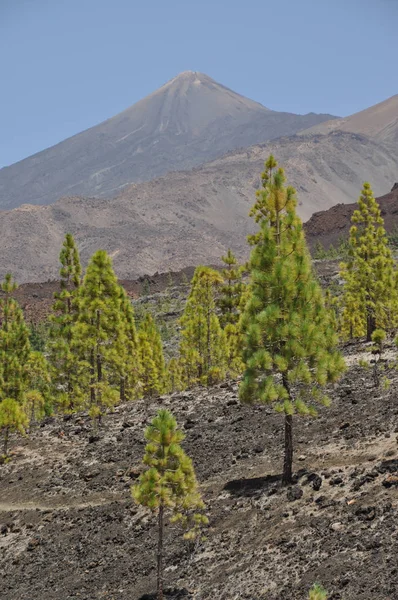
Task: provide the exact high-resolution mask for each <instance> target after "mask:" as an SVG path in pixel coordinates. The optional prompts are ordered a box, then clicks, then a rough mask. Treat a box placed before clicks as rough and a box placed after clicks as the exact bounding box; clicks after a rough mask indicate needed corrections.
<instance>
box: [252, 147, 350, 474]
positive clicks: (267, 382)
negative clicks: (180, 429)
mask: <svg viewBox="0 0 398 600" xmlns="http://www.w3.org/2000/svg"><path fill="white" fill-rule="evenodd" d="M265 167H266V169H265V172H264V173H263V174H262V180H263V189H262V190H260V191H259V193H258V194H257V201H256V204H255V205H254V207H253V209H252V212H251V214H252V216H254V217H255V220H256V222H257V223H259V225H260V230H259V232H257V233H256V234H255V235H253V236H250V243H251V244H252V246H253V250H252V252H251V256H250V263H249V270H250V276H251V284H250V293H251V295H250V298H249V300H248V302H247V304H246V307H245V311H244V313H243V315H242V328H243V332H244V334H245V350H244V362H245V367H246V370H245V373H244V379H243V381H242V383H241V386H240V396H241V399H242V400H243V401H244V402H260V403H266V404H272V405H273V406H274V408H275V409H276V410H277V411H278V412H281V413H283V414H284V417H285V458H284V466H283V478H282V483H283V484H284V485H286V484H290V483H291V482H292V463H293V415H294V414H295V413H297V414H300V415H315V414H316V409H315V406H314V405H313V404H312V402H318V403H321V404H324V405H327V404H328V402H329V401H328V399H327V397H326V396H325V395H324V394H323V393H322V388H323V386H324V385H325V384H326V383H328V382H330V381H335V380H336V379H337V378H338V377H339V376H340V374H341V373H342V371H343V369H344V361H343V358H342V356H341V355H340V353H339V352H338V351H337V350H336V346H337V336H336V334H335V332H334V330H333V327H332V325H331V318H330V314H329V313H328V311H327V310H326V308H325V305H324V300H323V296H322V291H321V288H320V286H319V284H318V282H317V280H316V278H315V277H314V275H313V272H312V267H311V259H310V256H309V252H308V250H307V247H306V243H305V239H304V233H303V228H302V223H301V221H300V219H299V217H298V216H297V214H296V210H295V208H296V199H295V190H294V189H293V188H291V187H285V175H284V172H283V169H277V163H276V161H275V159H274V158H273V156H270V158H269V159H268V161H267V162H266V164H265Z"/></svg>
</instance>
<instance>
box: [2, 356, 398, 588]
mask: <svg viewBox="0 0 398 600" xmlns="http://www.w3.org/2000/svg"><path fill="white" fill-rule="evenodd" d="M344 351H345V353H346V355H347V360H348V363H349V365H350V367H349V370H348V371H347V373H346V375H345V376H344V377H343V379H342V380H341V382H340V383H339V384H337V385H335V386H334V387H333V388H332V390H331V395H332V400H333V403H332V407H331V408H329V409H323V410H322V411H321V412H320V415H319V417H318V418H317V419H307V418H297V419H296V425H295V439H296V455H295V471H296V485H294V486H293V487H291V488H288V489H281V488H280V485H279V483H280V473H281V466H282V465H281V459H282V441H283V436H282V418H281V416H280V415H276V414H274V413H272V412H271V411H270V410H269V409H268V408H264V407H255V406H253V407H251V406H242V405H241V404H240V402H239V401H238V396H237V384H236V383H235V382H230V383H225V384H221V385H219V386H218V387H215V388H211V389H203V388H198V389H195V390H192V391H189V392H184V393H176V394H173V395H171V396H164V397H160V398H156V399H154V400H153V401H151V402H144V401H139V402H135V403H130V404H125V405H122V406H119V407H117V408H116V409H115V410H114V411H113V412H112V413H111V414H109V415H108V416H107V417H106V419H105V423H104V426H103V428H101V430H100V431H99V432H98V433H96V432H93V431H92V428H91V424H90V421H89V418H88V417H87V415H86V414H79V415H76V416H74V417H71V418H69V417H67V418H64V419H62V418H61V419H59V418H48V419H47V420H46V421H45V422H44V423H43V424H42V426H40V427H36V428H35V429H34V430H33V431H32V432H31V434H30V436H29V438H26V439H15V438H14V439H13V440H12V442H13V448H14V450H13V456H12V461H11V462H9V463H8V464H5V465H2V466H0V572H1V573H2V584H1V589H0V597H1V598H4V599H7V600H44V598H45V600H66V599H68V600H71V599H76V600H77V599H79V600H95V599H107V600H125V599H126V600H127V599H128V600H131V599H134V600H138V599H140V598H141V599H144V598H146V599H147V600H148V599H149V598H153V596H152V595H151V594H152V593H153V592H154V588H155V552H156V529H155V524H154V519H152V518H151V517H150V515H148V513H147V512H146V511H145V510H144V509H142V508H138V507H137V506H135V505H134V503H133V501H132V499H131V496H130V486H131V485H132V484H133V483H134V481H135V480H136V478H137V476H138V475H139V473H140V470H141V469H142V466H141V457H142V454H143V449H144V438H143V429H144V427H145V425H146V424H147V423H148V421H149V419H150V418H151V417H152V415H153V414H154V413H155V412H156V410H157V409H158V408H159V407H168V408H169V409H170V410H172V411H173V412H174V413H175V415H176V417H177V419H178V422H179V424H180V425H181V427H182V428H183V429H184V430H185V433H186V440H185V442H184V448H185V449H186V451H187V452H188V453H189V454H190V455H191V456H192V458H193V460H194V464H195V468H196V471H197V475H198V479H199V482H200V485H201V490H202V494H203V496H204V499H205V501H206V504H207V511H208V515H209V519H210V525H209V528H208V531H207V534H206V535H207V539H206V540H205V541H204V542H201V543H200V544H198V545H194V546H189V545H186V543H185V542H183V541H181V539H180V536H179V535H178V532H176V531H175V529H173V528H172V527H167V532H166V554H167V560H166V562H167V571H166V579H167V586H168V588H169V593H168V594H167V596H166V597H167V598H174V599H177V598H181V599H182V598H187V599H188V598H191V599H192V600H216V599H217V600H286V599H287V598H289V599H291V600H305V599H306V598H307V594H308V589H309V587H310V586H311V585H312V583H313V582H314V581H318V582H320V583H322V584H323V585H324V586H325V587H326V588H327V589H328V590H329V592H330V595H329V598H330V600H392V599H394V598H396V597H397V596H398V570H397V563H396V556H397V552H398V542H397V537H396V531H397V527H398V513H397V507H398V458H397V450H398V448H397V433H398V427H397V426H398V423H397V418H398V404H397V394H396V389H397V384H398V371H397V370H396V369H395V368H393V367H392V363H391V365H390V367H389V368H388V369H387V372H386V374H387V375H388V377H389V379H390V380H391V386H390V387H389V389H380V390H379V389H374V388H373V384H372V378H371V375H370V373H369V371H367V370H364V369H363V368H361V367H359V366H358V365H357V362H358V359H359V357H360V356H361V355H363V353H364V351H365V348H364V346H361V345H357V346H355V345H348V346H347V347H346V348H345V350H344ZM390 357H391V358H392V357H393V352H392V351H390ZM390 360H391V359H390Z"/></svg>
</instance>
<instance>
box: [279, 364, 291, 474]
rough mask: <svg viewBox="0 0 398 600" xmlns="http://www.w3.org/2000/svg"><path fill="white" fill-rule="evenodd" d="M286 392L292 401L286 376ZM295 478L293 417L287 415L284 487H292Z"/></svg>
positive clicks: (283, 377) (284, 380)
mask: <svg viewBox="0 0 398 600" xmlns="http://www.w3.org/2000/svg"><path fill="white" fill-rule="evenodd" d="M282 382H283V386H284V388H285V390H286V391H287V393H288V395H289V400H290V401H292V395H291V392H290V386H289V382H288V380H287V377H286V375H285V374H283V375H282ZM292 476H293V415H287V414H285V457H284V461H283V475H282V485H290V484H291V483H292Z"/></svg>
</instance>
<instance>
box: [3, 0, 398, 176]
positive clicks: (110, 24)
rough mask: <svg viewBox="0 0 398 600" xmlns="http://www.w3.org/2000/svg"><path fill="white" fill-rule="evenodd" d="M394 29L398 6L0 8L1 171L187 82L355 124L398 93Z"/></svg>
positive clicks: (13, 0) (75, 0)
mask: <svg viewBox="0 0 398 600" xmlns="http://www.w3.org/2000/svg"><path fill="white" fill-rule="evenodd" d="M397 23H398V0H272V1H270V0H200V1H199V2H193V1H191V0H143V1H138V0H0V57H1V58H0V71H1V91H0V108H1V110H0V166H4V165H7V164H11V163H12V162H15V161H17V160H19V159H22V158H24V157H25V156H28V155H30V154H33V153H34V152H37V151H39V150H41V149H44V148H46V147H48V146H50V145H52V144H55V143H57V142H59V141H61V140H63V139H65V138H66V137H68V136H70V135H73V134H74V133H77V132H79V131H81V130H83V129H86V128H88V127H90V126H92V125H95V124H97V123H99V122H100V121H103V120H104V119H106V118H108V117H111V116H113V115H114V114H116V113H118V112H120V111H121V110H123V109H124V108H127V107H128V106H130V105H131V104H133V103H134V102H136V101H137V100H139V99H140V98H142V97H144V96H146V95H147V94H148V93H150V92H152V91H153V90H155V89H156V88H158V87H159V86H160V85H162V84H163V83H165V82H166V81H167V80H168V79H171V78H172V77H174V76H175V75H176V74H178V73H179V72H181V71H185V70H194V71H202V72H204V73H207V74H208V75H210V76H211V77H213V78H214V79H216V80H218V81H219V82H220V83H223V84H224V85H227V86H228V87H230V88H232V89H233V90H235V91H237V92H239V93H241V94H243V95H245V96H248V97H250V98H253V99H254V100H257V101H259V102H261V103H262V104H264V105H265V106H267V107H269V108H272V109H275V110H284V111H291V112H298V113H306V112H310V111H314V112H330V113H333V114H338V115H347V114H351V113H353V112H356V111H358V110H360V109H362V108H365V107H367V106H369V105H372V104H375V103H376V102H379V101H381V100H384V99H385V98H387V97H389V96H392V95H394V94H396V93H398V76H397V62H398V60H397V59H398V36H397ZM394 73H395V75H394Z"/></svg>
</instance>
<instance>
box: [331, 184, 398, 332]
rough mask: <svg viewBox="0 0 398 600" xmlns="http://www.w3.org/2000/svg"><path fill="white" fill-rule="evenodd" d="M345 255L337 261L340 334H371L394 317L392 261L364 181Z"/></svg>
mask: <svg viewBox="0 0 398 600" xmlns="http://www.w3.org/2000/svg"><path fill="white" fill-rule="evenodd" d="M351 220H352V223H353V225H352V227H351V230H350V237H349V242H348V248H349V250H348V258H347V262H346V263H342V265H341V277H342V279H343V280H344V293H343V295H342V315H341V327H342V332H343V335H344V336H345V337H346V338H347V337H359V336H362V335H366V339H367V341H370V340H371V338H372V333H373V332H374V330H375V329H376V328H381V329H385V328H391V326H392V325H394V324H396V321H397V290H396V285H395V277H396V275H395V272H394V261H393V257H392V253H391V249H390V248H389V246H388V239H387V235H386V232H385V229H384V221H383V218H382V216H381V211H380V207H379V205H378V203H377V201H376V200H375V198H374V196H373V192H372V189H371V187H370V185H369V183H365V184H364V186H363V189H362V193H361V196H360V198H359V200H358V209H357V210H355V211H354V213H353V215H352V219H351Z"/></svg>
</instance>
